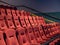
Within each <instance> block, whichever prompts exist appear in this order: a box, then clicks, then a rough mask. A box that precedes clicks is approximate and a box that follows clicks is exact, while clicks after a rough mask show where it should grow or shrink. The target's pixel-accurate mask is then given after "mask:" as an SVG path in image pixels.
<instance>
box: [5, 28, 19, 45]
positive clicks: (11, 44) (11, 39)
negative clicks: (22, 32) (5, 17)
mask: <svg viewBox="0 0 60 45" xmlns="http://www.w3.org/2000/svg"><path fill="white" fill-rule="evenodd" d="M4 33H5V34H6V43H7V45H19V44H18V41H17V38H16V32H15V30H14V29H5V30H4Z"/></svg>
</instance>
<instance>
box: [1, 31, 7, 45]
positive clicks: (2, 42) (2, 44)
mask: <svg viewBox="0 0 60 45" xmlns="http://www.w3.org/2000/svg"><path fill="white" fill-rule="evenodd" d="M0 45H6V43H5V41H4V37H3V32H2V31H0Z"/></svg>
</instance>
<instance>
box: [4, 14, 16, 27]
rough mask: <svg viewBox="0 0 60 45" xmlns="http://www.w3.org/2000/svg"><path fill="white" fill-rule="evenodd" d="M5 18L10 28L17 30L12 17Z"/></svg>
mask: <svg viewBox="0 0 60 45" xmlns="http://www.w3.org/2000/svg"><path fill="white" fill-rule="evenodd" d="M5 18H6V23H7V25H8V28H15V26H14V23H13V20H12V17H11V16H8V15H7V16H6V17H5Z"/></svg>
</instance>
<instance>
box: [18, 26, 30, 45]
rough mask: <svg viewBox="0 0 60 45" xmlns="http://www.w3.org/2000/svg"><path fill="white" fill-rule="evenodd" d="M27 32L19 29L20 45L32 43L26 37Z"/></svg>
mask: <svg viewBox="0 0 60 45" xmlns="http://www.w3.org/2000/svg"><path fill="white" fill-rule="evenodd" d="M25 30H26V29H24V28H22V27H21V28H18V29H17V32H18V41H19V44H20V45H30V42H29V40H28V38H27V36H26V33H25ZM27 35H28V34H27Z"/></svg>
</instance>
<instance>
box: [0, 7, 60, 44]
mask: <svg viewBox="0 0 60 45" xmlns="http://www.w3.org/2000/svg"><path fill="white" fill-rule="evenodd" d="M59 29H60V24H59V23H49V24H46V23H45V21H44V18H43V17H39V16H30V12H26V11H24V10H22V11H19V10H11V9H3V8H0V45H40V44H42V43H44V42H46V41H48V40H49V39H50V38H51V37H53V36H54V35H56V34H60V33H59Z"/></svg>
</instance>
